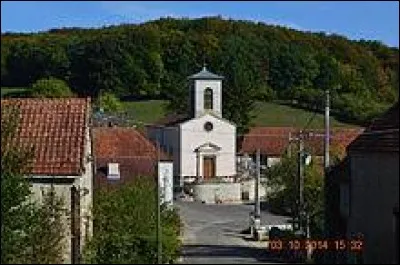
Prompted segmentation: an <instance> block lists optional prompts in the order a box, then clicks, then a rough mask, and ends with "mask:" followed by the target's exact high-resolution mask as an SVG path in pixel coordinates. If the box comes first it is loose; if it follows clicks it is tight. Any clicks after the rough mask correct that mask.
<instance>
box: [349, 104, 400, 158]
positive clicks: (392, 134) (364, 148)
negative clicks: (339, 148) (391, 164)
mask: <svg viewBox="0 0 400 265" xmlns="http://www.w3.org/2000/svg"><path fill="white" fill-rule="evenodd" d="M348 150H349V152H399V102H397V103H396V104H394V105H393V106H392V107H391V108H389V109H388V110H387V111H386V112H385V113H384V114H383V115H382V116H381V117H380V118H378V119H376V120H375V121H373V122H372V123H371V125H370V126H369V127H368V128H367V129H366V130H365V132H364V133H363V134H362V135H360V136H359V137H357V139H355V140H354V141H353V142H352V143H351V144H350V145H349V147H348Z"/></svg>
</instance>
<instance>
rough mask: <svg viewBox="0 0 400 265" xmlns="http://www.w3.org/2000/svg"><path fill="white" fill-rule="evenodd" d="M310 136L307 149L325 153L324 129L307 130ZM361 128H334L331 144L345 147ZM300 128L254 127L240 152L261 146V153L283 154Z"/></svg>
mask: <svg viewBox="0 0 400 265" xmlns="http://www.w3.org/2000/svg"><path fill="white" fill-rule="evenodd" d="M305 132H306V133H309V136H308V137H307V138H306V139H305V141H304V146H305V149H306V150H308V151H309V152H311V153H312V154H316V155H319V156H321V155H323V153H324V130H306V131H305ZM361 132H362V130H360V129H333V130H332V131H331V138H330V139H331V142H330V143H331V144H332V145H337V146H339V147H341V148H345V147H346V146H347V145H348V144H349V143H350V142H351V141H352V140H353V139H355V138H356V137H357V136H358V135H359V134H361ZM297 134H298V130H297V129H295V128H292V127H253V128H251V129H250V131H249V132H248V133H247V134H246V135H245V136H244V137H243V140H242V142H241V146H240V147H239V150H240V151H239V153H254V152H256V151H257V149H258V148H260V152H261V154H265V155H269V156H281V155H282V154H283V153H284V152H285V151H286V148H287V147H288V144H289V137H290V136H291V137H292V138H294V137H296V136H297Z"/></svg>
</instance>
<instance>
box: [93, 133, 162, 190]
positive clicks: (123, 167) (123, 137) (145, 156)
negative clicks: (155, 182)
mask: <svg viewBox="0 0 400 265" xmlns="http://www.w3.org/2000/svg"><path fill="white" fill-rule="evenodd" d="M93 144H94V154H95V163H96V168H97V173H96V177H95V186H96V188H99V187H101V186H107V184H110V183H113V182H115V181H109V180H108V179H107V165H108V163H118V164H119V168H120V181H118V183H126V182H130V181H132V180H135V179H136V178H137V177H139V176H143V177H149V176H150V177H154V173H155V169H156V163H157V161H158V152H157V148H156V147H155V146H154V144H153V143H152V142H151V141H150V140H148V139H147V138H146V137H145V136H144V135H142V134H141V133H140V132H139V131H137V130H136V129H134V128H122V127H108V128H107V127H99V128H94V129H93ZM159 156H160V159H161V160H168V159H169V157H168V155H167V154H165V153H164V152H163V151H162V150H161V149H160V152H159Z"/></svg>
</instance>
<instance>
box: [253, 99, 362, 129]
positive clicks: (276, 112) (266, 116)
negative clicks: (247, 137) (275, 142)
mask: <svg viewBox="0 0 400 265" xmlns="http://www.w3.org/2000/svg"><path fill="white" fill-rule="evenodd" d="M253 114H254V115H255V118H254V119H253V121H252V123H253V124H255V125H256V126H270V127H280V126H282V127H284V126H293V127H304V126H305V125H306V124H307V122H308V121H309V120H310V118H311V117H312V116H313V115H314V113H313V112H311V111H307V110H303V109H297V108H293V107H290V106H286V105H279V104H276V103H271V102H257V103H256V107H255V109H254V112H253ZM330 122H331V123H330V124H331V126H332V127H358V126H357V125H353V124H347V123H343V122H340V121H338V120H336V119H335V118H334V117H332V116H331V120H330ZM308 127H309V128H312V129H316V128H324V114H323V113H318V114H316V116H315V117H314V118H313V120H312V122H311V123H310V124H309V126H308Z"/></svg>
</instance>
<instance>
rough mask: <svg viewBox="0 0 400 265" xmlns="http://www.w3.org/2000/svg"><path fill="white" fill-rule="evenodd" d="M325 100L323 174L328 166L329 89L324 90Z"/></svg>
mask: <svg viewBox="0 0 400 265" xmlns="http://www.w3.org/2000/svg"><path fill="white" fill-rule="evenodd" d="M325 96H326V99H325V100H326V101H325V141H324V151H325V157H324V169H325V174H327V170H328V168H329V137H330V132H329V90H326V91H325Z"/></svg>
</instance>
